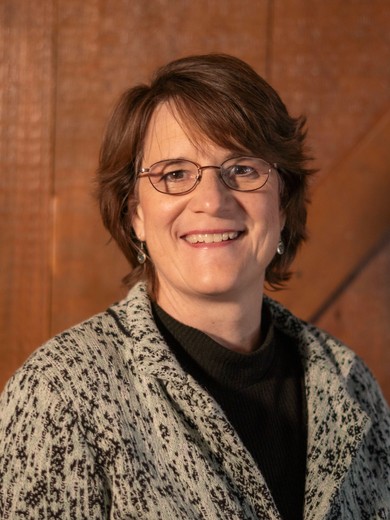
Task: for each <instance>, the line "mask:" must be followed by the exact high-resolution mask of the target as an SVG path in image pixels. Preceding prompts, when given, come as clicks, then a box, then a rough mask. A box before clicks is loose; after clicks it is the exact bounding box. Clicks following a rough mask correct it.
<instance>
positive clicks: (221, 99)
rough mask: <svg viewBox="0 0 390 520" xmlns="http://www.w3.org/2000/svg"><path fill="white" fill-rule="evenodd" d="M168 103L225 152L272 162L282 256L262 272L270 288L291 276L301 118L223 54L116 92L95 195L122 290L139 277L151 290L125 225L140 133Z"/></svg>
mask: <svg viewBox="0 0 390 520" xmlns="http://www.w3.org/2000/svg"><path fill="white" fill-rule="evenodd" d="M162 103H169V104H170V105H171V106H172V107H173V108H174V110H175V112H176V113H177V114H178V115H179V117H180V119H181V121H185V122H186V123H185V124H186V126H187V127H188V128H189V129H190V130H191V129H194V130H195V131H196V132H197V133H200V134H201V135H203V136H205V137H207V138H208V139H210V140H211V141H212V142H214V143H215V144H217V145H219V146H221V147H223V148H226V149H228V150H231V151H242V150H243V149H245V150H248V151H250V152H251V153H253V154H254V155H256V156H258V157H261V158H263V159H264V160H266V161H267V162H269V163H277V165H278V173H279V176H280V179H281V181H282V182H281V194H280V201H281V206H282V208H283V209H284V211H285V213H286V223H285V226H284V228H283V231H282V239H283V242H284V244H285V252H284V254H283V255H279V254H275V257H274V258H273V260H272V261H271V263H270V265H269V266H268V267H267V270H266V278H265V279H266V281H267V282H268V284H269V285H270V286H271V287H273V288H274V289H276V288H278V287H280V286H282V285H283V283H284V282H285V281H287V280H288V279H289V277H290V275H291V273H289V272H288V268H289V266H290V264H291V262H292V260H293V259H294V257H295V254H296V252H297V248H298V246H299V245H300V244H301V243H302V241H303V240H305V239H306V206H307V189H308V177H309V175H311V174H312V173H313V172H314V170H312V169H308V168H306V165H307V161H308V160H309V159H310V157H309V156H308V154H307V150H306V147H305V137H306V132H305V131H304V130H303V127H304V124H305V118H304V117H303V116H301V117H299V118H293V117H291V116H290V115H289V114H288V112H287V109H286V107H285V105H284V104H283V102H282V100H281V99H280V97H279V95H278V94H277V92H276V91H275V90H274V89H273V88H272V87H271V86H270V85H269V84H268V83H267V82H266V81H265V80H264V79H262V78H261V77H260V76H259V75H258V74H257V73H256V72H255V71H254V70H253V69H252V68H251V67H250V66H249V65H247V64H246V63H244V62H243V61H241V60H239V59H238V58H234V57H232V56H228V55H225V54H208V55H203V56H190V57H187V58H182V59H179V60H175V61H173V62H171V63H169V64H168V65H165V66H164V67H161V68H160V69H158V70H157V71H156V72H155V74H154V75H153V77H152V80H151V84H150V86H148V85H138V86H136V87H133V88H131V89H129V90H127V91H125V92H124V93H123V95H122V96H121V98H120V100H119V102H118V104H117V106H116V108H115V110H114V113H113V115H112V117H111V120H110V122H109V125H108V128H107V131H106V134H105V137H104V140H103V144H102V147H101V152H100V165H99V169H98V175H97V181H98V188H97V197H98V200H99V203H100V211H101V215H102V218H103V223H104V225H105V226H106V228H107V229H108V230H109V232H110V233H111V236H112V237H113V238H114V239H115V240H116V242H117V243H118V245H119V247H120V249H121V250H122V251H123V253H124V255H125V256H126V258H127V260H128V261H129V263H130V264H131V266H132V267H133V270H132V271H131V273H130V274H129V275H128V276H126V277H125V278H124V282H125V284H126V285H127V286H128V287H131V286H133V285H134V284H135V283H136V282H137V281H138V280H139V279H141V278H145V279H147V280H148V281H149V283H150V285H149V287H151V293H152V294H154V293H155V291H154V289H153V288H155V283H156V280H155V274H154V268H153V265H152V263H151V261H150V259H147V261H146V263H145V264H143V265H142V266H141V265H139V264H138V262H137V254H138V252H139V249H138V246H139V241H138V239H137V237H136V236H135V234H134V231H133V229H132V225H131V222H132V217H133V215H134V212H135V211H136V207H137V203H138V200H137V188H136V184H137V174H138V172H139V169H140V165H141V161H142V155H143V149H144V142H145V136H146V132H147V129H148V125H149V122H150V119H151V117H152V115H153V113H154V111H155V110H156V108H157V107H158V106H159V105H161V104H162Z"/></svg>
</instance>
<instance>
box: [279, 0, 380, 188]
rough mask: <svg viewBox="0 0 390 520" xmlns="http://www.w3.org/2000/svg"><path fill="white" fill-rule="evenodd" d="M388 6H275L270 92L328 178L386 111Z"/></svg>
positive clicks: (303, 2) (298, 2) (295, 2)
mask: <svg viewBox="0 0 390 520" xmlns="http://www.w3.org/2000/svg"><path fill="white" fill-rule="evenodd" d="M389 27H390V2H388V0H375V1H373V2H361V1H356V0H343V1H340V0H327V1H326V2H324V1H318V0H313V1H307V0H274V29H273V63H272V70H271V81H272V84H273V85H274V86H275V87H276V88H277V90H278V91H279V92H280V94H281V95H282V98H283V99H284V100H285V102H286V104H287V106H288V107H289V108H290V109H291V111H292V112H293V113H294V114H300V113H302V112H304V113H306V114H307V115H308V126H309V136H310V138H311V144H312V148H313V152H314V155H315V156H316V157H317V159H318V165H319V167H320V169H321V173H320V175H319V178H321V176H322V175H326V174H327V173H328V172H330V171H332V170H333V168H334V167H335V166H336V165H337V164H339V162H340V161H342V160H343V159H344V157H345V155H346V154H349V153H350V152H351V150H353V149H354V148H355V146H356V143H357V142H358V141H359V140H360V139H362V138H363V137H364V135H365V134H366V132H367V131H369V129H370V128H372V126H373V125H374V124H375V122H376V121H377V120H378V118H379V117H381V115H382V114H383V111H384V108H385V107H387V106H388V105H389V103H390V31H389Z"/></svg>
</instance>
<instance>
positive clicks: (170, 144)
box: [143, 103, 216, 163]
mask: <svg viewBox="0 0 390 520" xmlns="http://www.w3.org/2000/svg"><path fill="white" fill-rule="evenodd" d="M214 146H216V145H215V144H214V143H212V141H210V140H209V139H208V138H207V137H206V136H203V135H201V134H200V132H199V131H198V130H197V129H195V128H192V127H191V126H190V125H188V124H185V123H184V122H183V121H182V119H181V117H180V116H179V114H178V112H177V111H176V110H175V109H174V108H173V107H172V106H171V105H168V104H167V103H164V104H161V105H159V106H158V107H157V108H156V110H155V111H154V113H153V115H152V117H151V120H150V123H149V125H148V129H147V132H146V136H145V145H144V150H143V156H144V161H145V162H150V161H151V162H152V163H153V162H156V161H161V160H163V159H170V158H172V157H181V156H182V155H186V154H189V153H190V154H191V153H194V151H197V152H198V151H199V152H202V151H205V150H207V149H209V148H212V147H214Z"/></svg>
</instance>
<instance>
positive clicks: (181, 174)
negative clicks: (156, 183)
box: [161, 170, 191, 182]
mask: <svg viewBox="0 0 390 520" xmlns="http://www.w3.org/2000/svg"><path fill="white" fill-rule="evenodd" d="M190 175H191V173H190V172H189V171H187V170H174V171H171V172H166V173H164V175H163V176H162V177H161V180H162V181H164V182H178V181H183V180H186V179H188V177H189V176H190Z"/></svg>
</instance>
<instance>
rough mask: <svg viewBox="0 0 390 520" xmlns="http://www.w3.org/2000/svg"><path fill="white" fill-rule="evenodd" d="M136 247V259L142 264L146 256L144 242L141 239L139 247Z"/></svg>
mask: <svg viewBox="0 0 390 520" xmlns="http://www.w3.org/2000/svg"><path fill="white" fill-rule="evenodd" d="M137 249H138V251H139V252H138V255H137V260H138V262H139V263H140V264H141V265H142V264H144V263H145V262H146V258H147V257H146V253H145V251H144V249H145V242H142V240H141V243H140V247H139V248H137Z"/></svg>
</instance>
